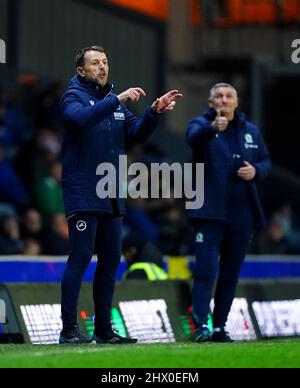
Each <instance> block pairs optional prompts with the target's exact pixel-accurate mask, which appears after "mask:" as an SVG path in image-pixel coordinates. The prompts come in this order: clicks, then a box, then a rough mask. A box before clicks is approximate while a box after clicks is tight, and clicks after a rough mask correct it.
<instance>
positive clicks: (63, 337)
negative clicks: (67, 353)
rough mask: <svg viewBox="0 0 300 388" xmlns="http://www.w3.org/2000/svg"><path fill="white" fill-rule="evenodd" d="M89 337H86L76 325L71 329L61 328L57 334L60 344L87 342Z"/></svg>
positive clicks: (89, 340)
mask: <svg viewBox="0 0 300 388" xmlns="http://www.w3.org/2000/svg"><path fill="white" fill-rule="evenodd" d="M90 342H91V339H90V338H86V337H85V336H84V334H83V332H82V331H80V330H79V327H78V326H75V327H74V328H73V329H71V330H66V329H65V330H62V331H61V333H60V336H59V343H60V344H89V343H90Z"/></svg>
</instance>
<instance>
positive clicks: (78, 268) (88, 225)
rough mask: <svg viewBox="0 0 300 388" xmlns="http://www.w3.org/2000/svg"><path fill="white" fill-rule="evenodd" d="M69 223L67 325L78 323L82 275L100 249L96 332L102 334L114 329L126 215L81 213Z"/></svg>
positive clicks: (64, 285)
mask: <svg viewBox="0 0 300 388" xmlns="http://www.w3.org/2000/svg"><path fill="white" fill-rule="evenodd" d="M68 224H69V235H70V242H71V251H70V256H69V258H68V262H67V267H66V270H65V272H64V275H63V279H62V283H61V306H62V321H63V327H64V328H72V327H73V326H74V325H76V324H77V306H78V299H79V293H80V288H81V283H82V277H83V274H84V272H85V270H86V269H87V267H88V265H89V263H90V261H91V259H92V256H93V254H94V252H96V254H97V257H98V263H97V267H96V271H95V274H94V282H93V299H94V306H95V332H96V334H101V333H103V332H105V331H107V330H109V329H110V328H111V322H110V320H111V307H112V300H113V294H114V288H115V275H116V271H117V268H118V265H119V263H120V258H121V232H122V218H121V217H113V216H112V215H109V214H105V213H77V214H76V215H75V216H73V217H71V218H70V219H69V220H68Z"/></svg>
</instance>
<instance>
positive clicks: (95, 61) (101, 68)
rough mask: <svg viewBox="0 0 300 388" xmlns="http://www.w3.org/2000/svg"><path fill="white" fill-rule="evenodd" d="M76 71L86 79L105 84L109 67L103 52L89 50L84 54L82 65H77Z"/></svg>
mask: <svg viewBox="0 0 300 388" xmlns="http://www.w3.org/2000/svg"><path fill="white" fill-rule="evenodd" d="M77 72H78V73H79V74H80V75H81V76H82V77H85V78H86V79H88V80H89V81H94V82H97V83H98V84H100V85H101V86H104V85H106V84H107V80H108V74H109V67H108V60H107V58H106V55H105V53H100V52H99V51H94V50H90V51H87V52H86V53H85V55H84V66H83V67H78V68H77Z"/></svg>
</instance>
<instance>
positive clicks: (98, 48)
mask: <svg viewBox="0 0 300 388" xmlns="http://www.w3.org/2000/svg"><path fill="white" fill-rule="evenodd" d="M87 51H99V53H104V52H105V51H104V48H103V47H101V46H89V47H85V48H83V49H81V50H80V51H79V52H78V54H77V55H76V58H75V64H76V67H83V66H84V56H85V53H86V52H87Z"/></svg>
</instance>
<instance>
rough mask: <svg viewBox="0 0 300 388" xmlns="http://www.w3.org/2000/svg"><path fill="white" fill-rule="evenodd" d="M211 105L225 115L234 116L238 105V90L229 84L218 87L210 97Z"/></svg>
mask: <svg viewBox="0 0 300 388" xmlns="http://www.w3.org/2000/svg"><path fill="white" fill-rule="evenodd" d="M209 106H210V107H211V108H214V109H215V110H220V111H221V113H224V114H225V116H232V115H233V114H234V111H235V109H236V108H237V106H238V98H237V94H236V91H235V90H234V89H232V88H230V87H228V86H221V87H219V88H217V89H216V90H215V92H214V95H213V96H212V97H211V98H210V99H209Z"/></svg>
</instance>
